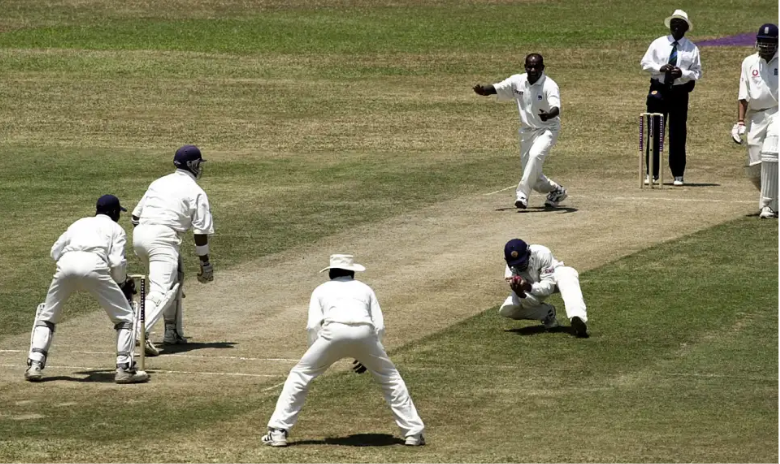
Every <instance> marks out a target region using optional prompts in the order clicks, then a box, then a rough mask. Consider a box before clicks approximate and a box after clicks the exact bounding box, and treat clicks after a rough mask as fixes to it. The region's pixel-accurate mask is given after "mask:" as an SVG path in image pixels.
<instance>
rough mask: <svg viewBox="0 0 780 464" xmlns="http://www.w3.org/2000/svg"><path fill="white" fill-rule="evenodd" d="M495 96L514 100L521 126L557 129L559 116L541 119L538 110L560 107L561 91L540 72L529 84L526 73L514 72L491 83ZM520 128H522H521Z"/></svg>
mask: <svg viewBox="0 0 780 464" xmlns="http://www.w3.org/2000/svg"><path fill="white" fill-rule="evenodd" d="M493 88H495V89H496V97H498V99H499V100H515V101H516V102H517V110H518V111H519V112H520V122H521V123H522V125H523V128H529V129H534V130H535V129H551V130H558V129H560V127H561V118H560V117H559V116H556V117H554V118H551V119H548V120H547V121H542V120H541V119H540V118H539V110H544V111H545V112H546V111H550V109H551V108H553V107H557V108H559V109H560V108H561V92H560V90H559V89H558V84H556V83H555V81H553V80H552V79H550V78H549V77H547V75H546V74H544V73H542V77H540V78H539V80H538V81H536V82H534V83H533V84H530V83H529V82H528V74H515V75H513V76H510V77H508V78H506V79H504V80H503V81H501V82H499V83H497V84H493ZM521 130H522V128H521Z"/></svg>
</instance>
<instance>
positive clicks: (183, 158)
mask: <svg viewBox="0 0 780 464" xmlns="http://www.w3.org/2000/svg"><path fill="white" fill-rule="evenodd" d="M196 160H200V161H206V160H204V159H203V156H202V155H201V154H200V148H198V147H196V146H195V145H184V146H183V147H180V148H179V149H178V150H176V154H175V155H174V156H173V164H174V166H176V167H177V168H180V169H187V163H188V162H190V161H196Z"/></svg>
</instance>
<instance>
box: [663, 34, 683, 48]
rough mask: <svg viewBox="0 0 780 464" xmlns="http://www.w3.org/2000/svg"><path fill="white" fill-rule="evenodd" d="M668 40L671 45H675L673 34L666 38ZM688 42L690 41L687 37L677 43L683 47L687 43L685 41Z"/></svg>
mask: <svg viewBox="0 0 780 464" xmlns="http://www.w3.org/2000/svg"><path fill="white" fill-rule="evenodd" d="M666 40H668V41H669V45H671V44H673V43H674V42H675V40H674V36H673V35H672V34H669V35H667V36H666ZM686 40H688V39H686V38H685V37H683V38H682V39H680V40H678V41H677V43H678V44H680V45H681V46H682V44H683V43H685V41H686Z"/></svg>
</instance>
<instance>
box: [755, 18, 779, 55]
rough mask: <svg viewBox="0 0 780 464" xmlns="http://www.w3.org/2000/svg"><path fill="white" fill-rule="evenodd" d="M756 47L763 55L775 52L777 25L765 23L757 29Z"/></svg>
mask: <svg viewBox="0 0 780 464" xmlns="http://www.w3.org/2000/svg"><path fill="white" fill-rule="evenodd" d="M756 47H758V50H759V51H760V52H761V53H763V54H774V52H776V51H777V25H775V24H771V23H767V24H764V25H763V26H761V27H760V28H759V29H758V34H756Z"/></svg>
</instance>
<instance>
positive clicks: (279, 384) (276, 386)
mask: <svg viewBox="0 0 780 464" xmlns="http://www.w3.org/2000/svg"><path fill="white" fill-rule="evenodd" d="M282 385H284V382H282V383H277V384H276V385H273V386H271V387H267V388H263V389H262V390H260V391H261V392H267V391H268V390H273V389H274V388H279V387H281V386H282Z"/></svg>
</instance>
